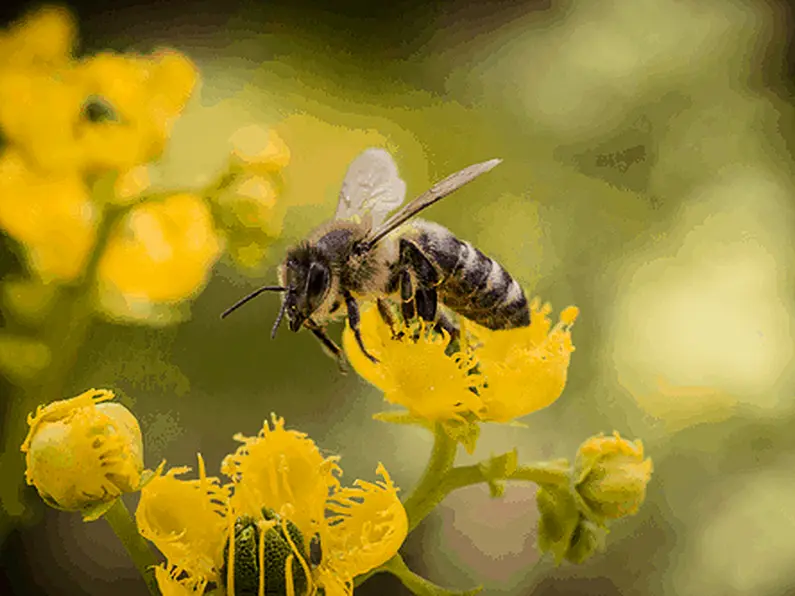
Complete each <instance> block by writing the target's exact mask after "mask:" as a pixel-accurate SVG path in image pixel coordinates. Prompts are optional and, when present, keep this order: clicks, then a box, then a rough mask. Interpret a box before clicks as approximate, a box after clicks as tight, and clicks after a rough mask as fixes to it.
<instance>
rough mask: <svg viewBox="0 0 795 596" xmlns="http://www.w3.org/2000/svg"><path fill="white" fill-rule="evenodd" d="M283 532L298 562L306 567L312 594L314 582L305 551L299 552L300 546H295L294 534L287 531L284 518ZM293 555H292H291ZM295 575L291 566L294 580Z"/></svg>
mask: <svg viewBox="0 0 795 596" xmlns="http://www.w3.org/2000/svg"><path fill="white" fill-rule="evenodd" d="M282 532H284V537H285V538H286V539H287V544H289V545H290V550H292V551H293V552H294V553H295V555H296V556H297V557H298V562H299V563H300V564H301V567H303V568H304V574H305V575H306V581H307V582H308V583H307V586H308V591H309V593H310V594H314V593H315V592H314V582H313V581H312V573H311V572H310V571H309V565H307V564H306V560H305V559H304V556H303V553H300V552H298V547H297V546H295V543H294V542H293V538H292V536H290V533H289V532H288V531H287V522H286V521H285V520H284V518H282ZM290 556H292V555H290ZM292 577H293V568H292V566H291V567H290V578H291V579H290V581H291V582H292Z"/></svg>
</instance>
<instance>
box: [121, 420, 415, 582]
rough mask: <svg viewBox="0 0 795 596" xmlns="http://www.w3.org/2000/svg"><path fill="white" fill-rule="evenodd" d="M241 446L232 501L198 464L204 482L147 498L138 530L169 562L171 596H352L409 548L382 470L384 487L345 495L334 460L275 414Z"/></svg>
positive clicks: (146, 491)
mask: <svg viewBox="0 0 795 596" xmlns="http://www.w3.org/2000/svg"><path fill="white" fill-rule="evenodd" d="M236 439H237V440H239V441H241V442H242V443H243V445H242V446H241V447H240V448H238V449H237V451H236V452H235V453H233V454H231V455H229V456H227V457H226V458H225V459H224V461H223V463H222V466H221V467H222V471H223V473H224V474H226V475H228V476H229V477H230V478H231V484H229V485H227V488H229V489H231V497H230V498H229V499H228V501H227V500H226V499H225V495H224V494H221V493H220V492H219V487H218V485H217V484H216V483H215V482H214V481H213V482H212V483H211V482H210V481H209V480H208V479H206V478H205V476H204V471H203V465H202V464H201V463H200V480H199V481H186V480H180V479H178V478H176V477H175V476H176V474H172V473H169V474H167V475H164V476H158V477H157V478H155V479H154V480H152V481H151V482H150V483H149V484H147V485H146V486H145V487H144V488H143V489H142V491H141V503H140V504H139V510H138V512H137V513H136V519H137V521H138V524H139V528H140V530H141V533H142V534H143V535H144V536H145V537H147V538H149V539H150V540H152V541H153V542H154V543H155V544H156V545H157V546H158V548H160V550H161V551H163V552H164V554H165V555H166V557H167V559H168V566H167V567H163V568H162V569H161V570H160V571H156V574H157V579H158V583H159V585H160V587H161V590H162V591H163V593H164V594H174V595H176V594H190V593H192V591H196V592H199V593H201V591H200V590H201V589H203V587H204V585H206V584H207V582H214V583H216V585H219V586H222V587H224V588H226V590H227V593H230V594H231V593H235V590H236V589H237V590H242V591H243V592H244V593H252V594H256V593H263V591H265V593H282V594H295V595H296V596H304V595H305V594H315V593H317V592H318V590H319V589H320V588H322V589H323V590H324V591H325V594H326V595H327V596H338V595H344V596H350V594H352V592H353V579H354V577H355V576H356V575H359V574H362V573H366V572H368V571H370V570H371V569H373V568H375V567H377V566H378V565H380V564H382V563H383V562H385V561H387V560H388V559H390V558H391V557H393V556H394V555H395V553H396V552H397V550H398V549H399V548H400V546H401V545H402V543H403V541H404V539H405V537H406V533H407V530H408V520H407V518H406V512H405V510H404V509H403V506H402V504H401V503H400V500H399V499H398V498H397V488H396V487H395V486H394V485H393V484H392V481H391V480H390V478H389V475H388V474H387V472H386V470H385V469H384V468H383V466H380V465H379V467H378V474H380V475H381V476H382V478H383V481H381V482H378V483H367V482H362V481H357V482H356V483H355V484H354V486H353V487H352V488H341V487H340V485H339V481H338V479H337V476H338V474H339V473H340V470H339V467H338V466H337V463H336V462H337V458H335V457H327V458H324V457H323V456H322V455H321V454H320V451H319V450H318V448H317V446H316V445H315V444H314V442H313V441H312V440H311V439H310V438H309V437H307V436H306V435H305V434H303V433H300V432H298V431H294V430H287V429H285V426H284V420H283V419H281V418H277V417H276V416H274V417H273V420H272V423H271V424H268V423H267V422H266V423H265V424H264V425H263V428H262V430H261V431H260V432H259V433H258V435H257V436H256V437H243V436H240V435H238V436H236ZM182 471H183V470H178V471H177V473H181V472H182ZM183 485H184V486H183ZM224 506H225V507H226V510H225V517H224V516H223V515H222V510H221V508H222V507H224ZM183 572H184V573H183Z"/></svg>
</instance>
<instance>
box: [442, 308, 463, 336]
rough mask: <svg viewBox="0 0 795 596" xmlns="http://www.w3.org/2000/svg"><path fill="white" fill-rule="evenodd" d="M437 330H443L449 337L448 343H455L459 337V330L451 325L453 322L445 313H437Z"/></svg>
mask: <svg viewBox="0 0 795 596" xmlns="http://www.w3.org/2000/svg"><path fill="white" fill-rule="evenodd" d="M436 328H437V330H443V331H445V332H446V333H447V334H448V335H449V336H450V341H451V342H453V341H457V340H458V337H459V336H460V335H461V330H460V329H459V328H458V326H457V325H456V324H455V323H453V320H452V319H451V318H450V317H448V316H447V315H446V314H445V313H443V312H440V313H439V319H438V320H437V321H436Z"/></svg>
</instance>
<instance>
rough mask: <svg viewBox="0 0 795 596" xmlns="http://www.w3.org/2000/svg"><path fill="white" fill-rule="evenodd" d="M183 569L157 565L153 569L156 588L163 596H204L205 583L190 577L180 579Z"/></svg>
mask: <svg viewBox="0 0 795 596" xmlns="http://www.w3.org/2000/svg"><path fill="white" fill-rule="evenodd" d="M183 571H184V570H183V569H180V568H179V567H175V566H174V565H157V566H156V567H155V579H156V580H157V587H158V588H160V593H161V594H162V595H163V596H192V595H195V594H204V588H206V587H207V582H205V581H202V580H199V581H196V580H195V579H193V578H191V577H180V576H181V575H183V573H182V572H183Z"/></svg>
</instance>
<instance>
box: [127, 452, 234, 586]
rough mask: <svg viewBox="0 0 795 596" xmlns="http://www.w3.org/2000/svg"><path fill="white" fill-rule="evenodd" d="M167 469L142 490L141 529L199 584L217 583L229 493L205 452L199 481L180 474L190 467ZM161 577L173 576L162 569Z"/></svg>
mask: <svg viewBox="0 0 795 596" xmlns="http://www.w3.org/2000/svg"><path fill="white" fill-rule="evenodd" d="M162 468H163V466H162V465H161V466H160V468H159V469H158V470H157V472H156V476H155V477H154V478H153V479H152V480H150V481H149V482H148V483H147V484H146V485H145V486H144V487H143V488H142V489H141V500H140V502H139V503H138V509H137V510H136V512H135V521H136V523H137V524H138V530H139V531H140V533H141V535H142V536H143V537H144V538H146V539H147V540H150V541H152V542H153V543H154V544H155V545H156V546H157V548H158V549H159V550H160V552H162V553H163V554H164V555H165V556H166V558H167V559H168V564H169V566H171V567H172V568H173V567H177V568H179V569H180V570H181V571H185V572H186V573H187V574H188V575H189V577H190V578H191V579H192V580H193V581H194V582H196V583H200V582H203V583H206V582H207V581H217V580H218V577H219V572H220V569H221V565H222V563H223V556H222V553H223V546H224V540H225V531H226V527H227V522H226V511H227V491H226V489H225V488H224V487H222V486H221V485H220V482H219V481H218V479H217V478H208V477H207V474H206V472H205V469H204V461H203V460H202V458H201V456H199V479H198V480H182V479H179V478H177V476H179V475H181V474H184V473H185V472H188V471H189V470H190V468H187V467H180V468H173V469H171V470H169V471H168V472H166V473H165V474H163V473H162ZM161 575H163V577H162V578H161V577H159V576H158V582H159V583H161V587H162V584H163V583H168V582H167V581H166V580H167V579H168V578H169V576H170V574H168V573H165V572H163V571H161ZM161 580H162V581H161Z"/></svg>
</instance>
